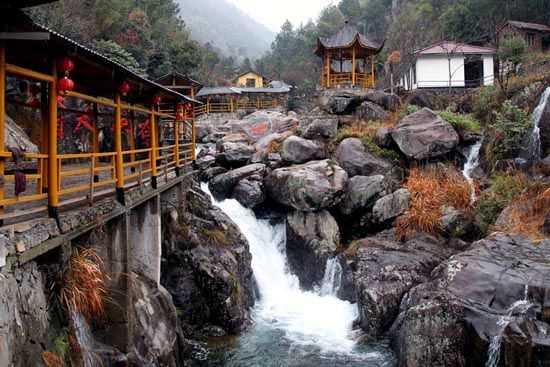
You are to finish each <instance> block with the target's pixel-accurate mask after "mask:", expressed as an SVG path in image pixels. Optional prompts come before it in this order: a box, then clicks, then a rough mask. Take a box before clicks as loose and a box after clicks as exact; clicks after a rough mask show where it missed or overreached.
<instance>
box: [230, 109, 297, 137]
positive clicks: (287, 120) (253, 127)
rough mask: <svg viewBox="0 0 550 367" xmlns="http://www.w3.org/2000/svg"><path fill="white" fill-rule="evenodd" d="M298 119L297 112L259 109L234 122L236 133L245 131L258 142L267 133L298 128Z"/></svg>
mask: <svg viewBox="0 0 550 367" xmlns="http://www.w3.org/2000/svg"><path fill="white" fill-rule="evenodd" d="M298 123H299V121H298V119H297V118H296V115H295V114H291V113H289V114H288V115H285V114H282V113H280V112H276V111H266V110H262V111H257V112H254V113H252V114H250V115H248V116H246V117H245V118H244V119H243V120H240V121H236V122H233V123H232V131H233V132H234V133H244V134H245V135H246V136H247V137H248V141H250V142H251V143H256V142H257V141H258V140H260V139H262V138H264V137H265V136H267V135H271V134H275V133H283V132H287V131H293V130H296V129H297V128H298Z"/></svg>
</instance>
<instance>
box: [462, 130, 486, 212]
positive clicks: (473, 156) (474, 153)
mask: <svg viewBox="0 0 550 367" xmlns="http://www.w3.org/2000/svg"><path fill="white" fill-rule="evenodd" d="M482 144H483V141H482V140H479V141H478V142H477V143H475V144H474V145H472V146H471V147H470V151H469V152H468V157H467V159H466V163H464V168H463V169H462V174H463V175H464V177H465V178H466V181H468V183H469V184H470V201H471V203H472V204H473V203H474V202H475V201H476V188H475V184H474V179H473V178H472V174H473V172H474V170H475V169H476V168H477V167H478V166H479V151H480V150H481V145H482Z"/></svg>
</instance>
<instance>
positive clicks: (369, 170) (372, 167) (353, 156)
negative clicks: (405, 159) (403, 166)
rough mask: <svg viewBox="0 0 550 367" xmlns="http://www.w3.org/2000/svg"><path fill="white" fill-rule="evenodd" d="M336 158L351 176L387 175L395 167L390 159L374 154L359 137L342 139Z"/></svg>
mask: <svg viewBox="0 0 550 367" xmlns="http://www.w3.org/2000/svg"><path fill="white" fill-rule="evenodd" d="M336 160H337V161H338V163H339V164H340V166H341V167H342V168H343V169H344V170H345V171H346V172H347V173H348V175H349V176H350V177H353V176H357V175H361V176H371V175H376V174H381V175H386V174H388V173H390V172H391V171H392V170H393V169H394V166H393V164H392V163H391V162H390V161H388V160H386V159H383V158H377V157H375V156H374V155H372V154H371V153H370V152H369V151H367V150H366V149H365V147H364V146H363V143H362V142H361V140H359V139H357V138H347V139H344V140H342V142H341V143H340V145H339V146H338V149H337V150H336Z"/></svg>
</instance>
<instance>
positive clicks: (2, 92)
mask: <svg viewBox="0 0 550 367" xmlns="http://www.w3.org/2000/svg"><path fill="white" fill-rule="evenodd" d="M5 124H6V48H5V47H4V45H1V44H0V152H2V153H3V152H4V151H5V144H4V137H5V134H6V132H5V130H4V129H5ZM5 164H6V163H5V158H0V175H2V177H4V169H5ZM2 199H4V186H3V185H2V187H0V200H2ZM0 214H4V207H3V206H0ZM2 224H3V221H2V222H0V225H2Z"/></svg>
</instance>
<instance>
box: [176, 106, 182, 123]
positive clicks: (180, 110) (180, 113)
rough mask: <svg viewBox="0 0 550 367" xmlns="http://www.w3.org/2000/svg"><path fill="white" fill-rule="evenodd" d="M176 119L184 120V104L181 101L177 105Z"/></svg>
mask: <svg viewBox="0 0 550 367" xmlns="http://www.w3.org/2000/svg"><path fill="white" fill-rule="evenodd" d="M175 116H176V120H183V105H182V104H181V103H178V105H177V106H176V114H175Z"/></svg>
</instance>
